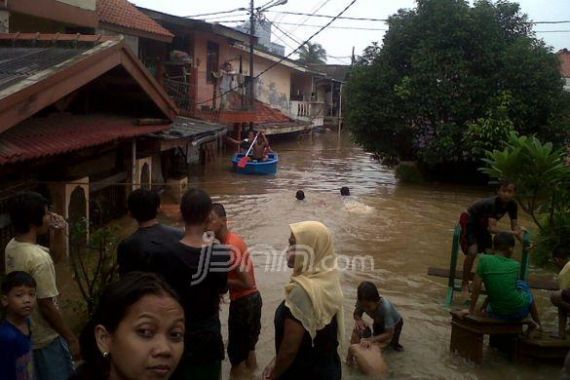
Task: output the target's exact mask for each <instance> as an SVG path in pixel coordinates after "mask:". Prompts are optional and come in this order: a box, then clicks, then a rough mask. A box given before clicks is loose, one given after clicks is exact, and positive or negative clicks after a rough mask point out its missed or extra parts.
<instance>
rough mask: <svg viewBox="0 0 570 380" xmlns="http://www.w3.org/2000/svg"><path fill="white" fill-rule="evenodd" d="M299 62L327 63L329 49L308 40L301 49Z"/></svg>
mask: <svg viewBox="0 0 570 380" xmlns="http://www.w3.org/2000/svg"><path fill="white" fill-rule="evenodd" d="M297 62H299V63H303V64H305V65H310V64H321V63H326V62H327V51H326V50H325V48H323V46H322V45H321V44H313V43H311V42H307V43H306V44H305V45H304V46H303V47H302V48H301V49H299V59H297Z"/></svg>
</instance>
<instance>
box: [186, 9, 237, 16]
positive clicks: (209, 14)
mask: <svg viewBox="0 0 570 380" xmlns="http://www.w3.org/2000/svg"><path fill="white" fill-rule="evenodd" d="M241 11H246V12H247V9H245V8H244V7H241V8H235V9H232V10H228V11H219V12H211V13H200V14H197V15H190V16H183V17H184V18H194V17H203V16H212V15H221V14H227V13H234V12H241Z"/></svg>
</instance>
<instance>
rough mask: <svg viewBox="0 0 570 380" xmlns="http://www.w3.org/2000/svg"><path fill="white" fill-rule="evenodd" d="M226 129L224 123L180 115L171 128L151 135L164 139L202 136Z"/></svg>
mask: <svg viewBox="0 0 570 380" xmlns="http://www.w3.org/2000/svg"><path fill="white" fill-rule="evenodd" d="M225 129H226V127H225V126H224V125H220V124H215V123H210V122H207V121H204V120H198V119H191V118H187V117H181V116H178V117H177V118H176V119H174V123H172V126H171V128H170V129H168V130H166V131H163V132H160V133H154V134H153V135H151V137H157V138H160V139H164V140H175V139H181V138H201V137H206V136H214V135H216V134H217V133H220V132H222V131H224V130H225Z"/></svg>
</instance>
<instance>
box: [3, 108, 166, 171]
mask: <svg viewBox="0 0 570 380" xmlns="http://www.w3.org/2000/svg"><path fill="white" fill-rule="evenodd" d="M135 122H136V120H134V119H132V118H127V117H124V116H115V115H87V116H73V115H69V114H62V115H58V116H50V117H45V118H31V119H28V120H26V121H25V122H23V123H21V124H19V125H18V126H16V127H14V128H12V129H9V130H8V131H6V132H4V133H1V134H0V165H5V164H8V163H15V162H21V161H27V160H31V159H37V158H42V157H47V156H54V155H58V154H62V153H68V152H72V151H76V150H80V149H84V148H87V147H90V146H96V145H101V144H105V143H109V142H112V141H116V140H121V139H126V138H131V137H135V136H141V135H146V134H149V133H155V132H160V131H164V130H166V129H168V128H170V125H151V126H137V125H136V124H135Z"/></svg>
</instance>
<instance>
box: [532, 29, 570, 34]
mask: <svg viewBox="0 0 570 380" xmlns="http://www.w3.org/2000/svg"><path fill="white" fill-rule="evenodd" d="M535 32H536V33H570V30H535Z"/></svg>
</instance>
